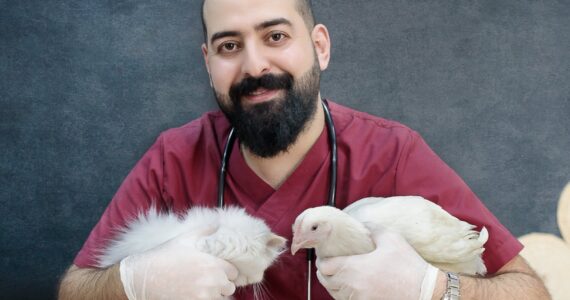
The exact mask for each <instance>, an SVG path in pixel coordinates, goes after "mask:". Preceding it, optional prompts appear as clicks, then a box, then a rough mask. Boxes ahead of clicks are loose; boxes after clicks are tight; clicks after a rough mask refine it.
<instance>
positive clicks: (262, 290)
mask: <svg viewBox="0 0 570 300" xmlns="http://www.w3.org/2000/svg"><path fill="white" fill-rule="evenodd" d="M252 288H253V299H255V300H265V299H272V298H273V297H271V293H270V292H269V290H268V289H267V287H266V286H265V285H264V281H263V280H262V281H260V282H257V283H254V284H253V285H252Z"/></svg>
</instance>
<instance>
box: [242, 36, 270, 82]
mask: <svg viewBox="0 0 570 300" xmlns="http://www.w3.org/2000/svg"><path fill="white" fill-rule="evenodd" d="M243 53H244V60H243V65H242V72H243V74H244V76H245V77H260V76H261V75H264V74H266V73H269V70H270V63H269V59H268V58H267V56H266V54H265V53H264V52H263V49H261V48H260V47H259V46H257V45H253V44H251V45H249V47H246V48H245V51H244V52H243Z"/></svg>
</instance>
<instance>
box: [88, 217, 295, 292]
mask: <svg viewBox="0 0 570 300" xmlns="http://www.w3.org/2000/svg"><path fill="white" fill-rule="evenodd" d="M204 229H206V230H207V232H208V233H209V234H207V235H205V236H203V237H201V238H199V239H197V240H196V241H195V245H194V247H196V249H198V250H200V251H201V252H204V253H208V254H211V255H213V256H216V257H219V258H222V259H225V260H226V261H228V262H230V263H231V264H233V265H234V266H235V267H236V268H237V269H238V272H239V275H238V278H237V279H236V280H235V281H234V283H235V285H236V286H238V287H239V286H245V285H248V284H254V283H259V282H261V281H262V279H263V274H264V271H265V270H266V269H267V268H268V267H269V266H270V265H271V264H272V263H273V262H274V261H275V259H276V258H277V257H278V256H279V255H280V254H281V253H282V252H283V250H284V246H285V243H286V241H287V240H286V239H285V238H283V237H281V236H278V235H276V234H274V233H272V232H271V230H270V229H269V227H268V226H267V225H266V224H265V223H264V222H263V220H261V219H258V218H254V217H252V216H250V215H248V214H247V213H246V212H245V210H244V209H242V208H237V207H227V208H223V209H210V208H203V207H196V208H192V209H190V210H188V211H187V212H186V213H185V214H184V215H183V216H182V217H179V216H178V215H176V214H174V213H162V214H161V213H158V212H157V211H156V209H154V208H153V209H150V210H149V211H148V212H147V213H146V214H140V215H139V216H138V217H137V218H136V219H134V220H133V221H131V222H129V223H128V225H127V227H126V228H121V229H120V230H119V231H120V234H119V235H118V236H117V238H116V239H115V240H113V241H112V242H111V243H110V244H109V246H108V247H106V248H105V249H103V250H102V251H101V255H100V256H99V257H98V261H99V267H101V268H105V267H108V266H110V265H113V264H115V263H118V262H120V261H121V260H122V259H123V258H125V257H127V256H129V255H132V254H137V253H143V252H145V251H148V250H150V249H153V248H155V247H158V246H160V245H162V244H164V243H166V242H168V241H169V240H172V239H174V238H176V237H177V236H180V235H182V234H184V233H186V232H193V231H204ZM210 231H211V232H210Z"/></svg>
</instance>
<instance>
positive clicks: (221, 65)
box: [210, 58, 239, 93]
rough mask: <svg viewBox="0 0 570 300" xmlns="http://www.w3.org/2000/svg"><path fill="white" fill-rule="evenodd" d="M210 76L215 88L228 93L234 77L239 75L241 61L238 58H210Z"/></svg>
mask: <svg viewBox="0 0 570 300" xmlns="http://www.w3.org/2000/svg"><path fill="white" fill-rule="evenodd" d="M210 76H211V78H212V83H213V84H214V88H215V89H216V90H217V91H219V92H223V93H227V91H228V90H229V88H230V86H231V85H232V83H233V82H234V79H235V78H237V77H238V76H239V63H238V62H237V60H221V59H214V58H213V59H211V60H210Z"/></svg>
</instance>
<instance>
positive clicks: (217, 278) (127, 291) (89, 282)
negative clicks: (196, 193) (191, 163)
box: [59, 228, 238, 300]
mask: <svg viewBox="0 0 570 300" xmlns="http://www.w3.org/2000/svg"><path fill="white" fill-rule="evenodd" d="M208 232H212V228H205V229H203V230H195V231H190V232H186V233H184V234H181V235H179V236H177V237H176V238H174V239H172V240H170V241H168V242H166V243H164V244H161V245H160V246H158V247H155V248H152V249H150V250H148V251H145V252H142V253H135V254H131V255H129V256H127V257H125V258H123V259H122V260H121V262H120V264H115V265H113V266H111V267H110V268H107V269H90V268H84V269H81V268H77V267H76V266H75V265H74V266H72V267H71V268H70V269H69V270H68V272H67V274H66V275H65V277H64V279H63V280H62V283H61V287H60V292H59V299H61V300H66V299H113V300H114V299H123V300H125V299H127V298H128V299H131V300H134V299H169V300H179V299H196V300H198V299H204V300H205V299H208V300H214V299H220V300H221V299H225V298H224V297H226V296H230V295H232V294H233V293H234V291H235V284H234V283H233V281H234V280H235V279H236V278H237V277H238V270H237V269H236V268H235V267H234V266H233V265H232V264H230V263H229V262H227V261H225V260H223V259H220V258H218V257H215V256H213V255H210V254H207V253H204V252H201V251H200V250H198V249H197V247H195V244H196V243H197V241H198V240H200V239H201V238H204V236H205V235H206V234H208Z"/></svg>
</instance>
